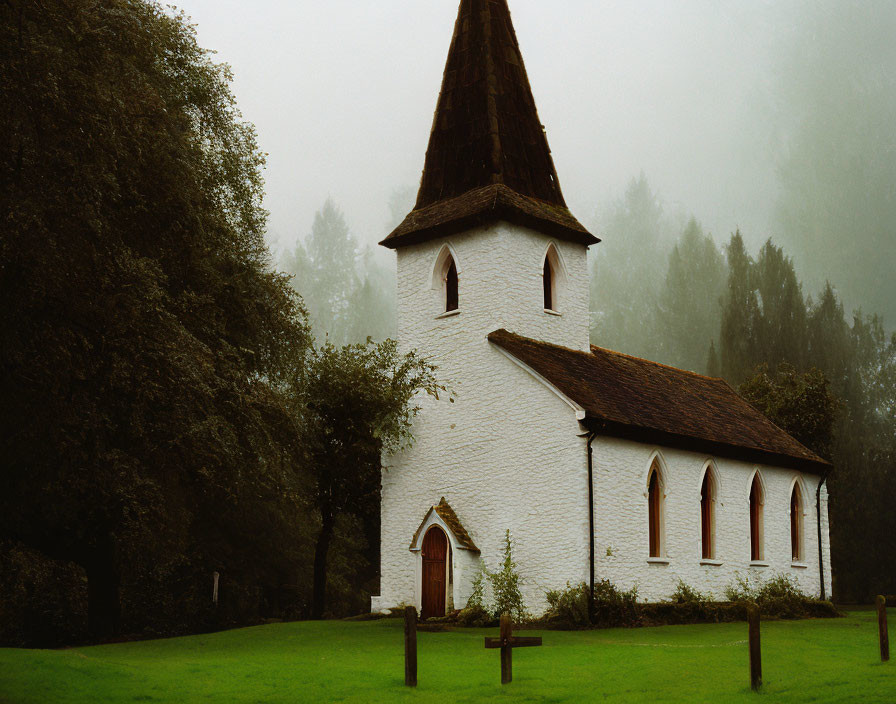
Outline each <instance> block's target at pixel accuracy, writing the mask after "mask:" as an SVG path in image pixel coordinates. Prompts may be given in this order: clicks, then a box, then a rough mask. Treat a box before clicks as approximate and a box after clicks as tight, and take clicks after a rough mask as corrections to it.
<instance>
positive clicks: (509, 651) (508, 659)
mask: <svg viewBox="0 0 896 704" xmlns="http://www.w3.org/2000/svg"><path fill="white" fill-rule="evenodd" d="M511 638H513V623H512V621H511V620H510V612H509V611H505V612H504V613H503V614H501V684H510V682H511V680H513V646H512V645H511Z"/></svg>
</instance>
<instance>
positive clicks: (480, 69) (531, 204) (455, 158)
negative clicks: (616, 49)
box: [382, 0, 599, 248]
mask: <svg viewBox="0 0 896 704" xmlns="http://www.w3.org/2000/svg"><path fill="white" fill-rule="evenodd" d="M496 220H508V221H510V222H514V223H517V224H519V225H524V226H526V227H531V228H533V229H535V230H539V231H541V232H544V233H546V234H549V235H552V236H555V237H558V238H561V239H565V240H570V241H573V242H578V243H581V244H584V245H591V244H595V243H596V242H598V241H599V240H598V239H597V238H596V237H594V236H593V235H591V234H590V233H589V232H588V231H587V230H586V229H585V228H584V227H582V225H581V224H580V223H579V222H578V221H577V220H576V219H575V218H574V217H573V215H572V213H570V212H569V210H568V209H567V207H566V202H565V201H564V200H563V194H562V192H561V191H560V182H559V181H558V179H557V172H556V170H555V169H554V162H553V159H551V150H550V148H549V147H548V141H547V137H546V136H545V133H544V128H543V127H542V125H541V122H540V121H539V119H538V111H537V110H536V109H535V100H534V98H533V97H532V89H531V88H530V87H529V78H528V77H527V75H526V68H525V66H524V65H523V57H522V55H521V54H520V48H519V44H518V43H517V40H516V33H515V32H514V29H513V24H512V23H511V21H510V10H509V9H508V7H507V2H506V0H461V3H460V11H459V13H458V17H457V24H456V25H455V28H454V37H453V39H452V40H451V49H450V50H449V53H448V62H447V64H446V66H445V75H444V78H443V79H442V91H441V93H440V95H439V102H438V106H437V107H436V113H435V118H434V120H433V126H432V133H431V135H430V138H429V148H428V149H427V152H426V165H425V166H424V169H423V178H422V180H421V183H420V191H419V193H418V194H417V204H416V206H415V207H414V210H413V211H411V213H410V214H409V215H408V216H407V218H405V220H404V222H402V223H401V225H399V226H398V228H396V230H395V231H394V232H392V234H390V235H389V236H388V237H387V238H386V239H385V240H383V242H382V244H383V245H385V246H386V247H393V248H394V247H399V246H402V245H406V244H414V243H417V242H422V241H425V240H428V239H432V238H435V237H441V236H444V235H448V234H451V233H453V232H458V231H461V230H465V229H468V228H470V227H475V226H476V225H480V224H486V223H489V222H494V221H496Z"/></svg>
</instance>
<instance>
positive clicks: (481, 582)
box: [466, 560, 488, 610]
mask: <svg viewBox="0 0 896 704" xmlns="http://www.w3.org/2000/svg"><path fill="white" fill-rule="evenodd" d="M487 576H488V570H486V569H485V564H484V563H483V562H482V560H479V571H478V572H476V578H475V579H474V580H473V590H472V591H471V592H470V598H469V599H467V607H466V608H467V609H483V610H484V609H485V605H484V599H485V578H486V577H487Z"/></svg>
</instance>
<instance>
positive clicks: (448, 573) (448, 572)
mask: <svg viewBox="0 0 896 704" xmlns="http://www.w3.org/2000/svg"><path fill="white" fill-rule="evenodd" d="M433 530H437V531H439V532H440V533H441V534H442V535H444V536H445V565H444V568H445V592H444V594H442V601H443V603H444V607H443V611H444V612H445V614H447V613H448V605H449V601H450V599H449V596H450V595H451V588H452V587H453V586H454V585H453V579H452V569H451V563H452V560H451V553H452V547H451V539H450V538H449V537H448V532H447V531H446V530H445V529H444V528H442V526H440V525H436V524H434V525H431V526H429V527H428V528H427V529H426V530H425V531H424V532H423V536H422V537H421V539H420V545H421V549H420V554H419V557H418V560H419V562H420V580H419V585H418V588H419V590H420V602H419V604H418V605H417V611H418V613H420V614H421V616H422V614H423V574H424V570H423V549H422V546H423V545H424V543H425V542H426V536H427V535H429V533H430V532H431V531H433ZM436 564H438V563H436Z"/></svg>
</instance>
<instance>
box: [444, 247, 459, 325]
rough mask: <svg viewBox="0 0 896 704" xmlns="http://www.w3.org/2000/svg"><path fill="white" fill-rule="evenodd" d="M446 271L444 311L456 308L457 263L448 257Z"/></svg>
mask: <svg viewBox="0 0 896 704" xmlns="http://www.w3.org/2000/svg"><path fill="white" fill-rule="evenodd" d="M449 259H450V264H449V266H448V271H447V272H445V312H450V311H452V310H457V308H458V300H457V264H455V263H454V259H452V258H450V257H449Z"/></svg>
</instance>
